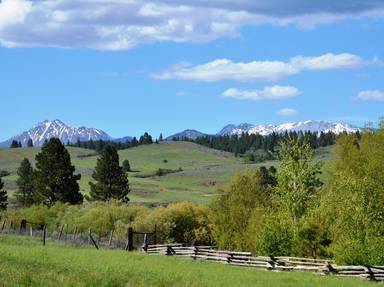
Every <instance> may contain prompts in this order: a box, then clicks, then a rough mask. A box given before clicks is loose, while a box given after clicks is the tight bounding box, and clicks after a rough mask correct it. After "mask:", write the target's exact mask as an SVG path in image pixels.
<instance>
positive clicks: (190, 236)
mask: <svg viewBox="0 0 384 287" xmlns="http://www.w3.org/2000/svg"><path fill="white" fill-rule="evenodd" d="M5 216H6V218H7V220H8V222H11V221H14V222H15V223H17V224H19V223H20V222H21V220H22V219H26V220H27V221H29V222H33V223H36V224H44V225H46V226H47V228H48V229H49V230H58V229H59V227H60V226H62V225H65V226H66V229H67V230H69V231H73V230H74V228H75V227H77V230H78V231H87V230H88V229H89V228H92V231H93V232H94V233H96V234H97V235H99V236H107V235H108V234H109V232H110V231H111V230H114V237H115V238H125V237H126V234H127V228H128V227H133V228H134V230H136V231H141V232H152V231H153V229H154V226H155V225H156V227H157V232H158V239H159V241H160V242H191V241H194V240H196V241H197V243H203V244H208V243H210V242H211V235H210V224H209V222H208V218H207V207H205V206H200V205H196V204H193V203H175V204H170V205H168V206H167V207H156V208H149V207H145V206H140V205H126V204H121V203H118V202H115V201H111V202H93V203H86V204H84V205H81V206H79V205H68V204H62V203H56V204H55V205H53V206H52V207H50V208H48V207H47V206H43V205H33V206H31V207H28V208H20V209H14V210H10V211H8V213H6V214H5Z"/></svg>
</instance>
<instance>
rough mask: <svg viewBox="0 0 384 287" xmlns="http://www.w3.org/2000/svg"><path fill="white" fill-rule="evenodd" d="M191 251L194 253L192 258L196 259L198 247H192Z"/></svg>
mask: <svg viewBox="0 0 384 287" xmlns="http://www.w3.org/2000/svg"><path fill="white" fill-rule="evenodd" d="M193 252H194V254H195V256H193V260H196V259H197V257H196V256H197V254H198V253H199V247H197V246H195V247H194V249H193Z"/></svg>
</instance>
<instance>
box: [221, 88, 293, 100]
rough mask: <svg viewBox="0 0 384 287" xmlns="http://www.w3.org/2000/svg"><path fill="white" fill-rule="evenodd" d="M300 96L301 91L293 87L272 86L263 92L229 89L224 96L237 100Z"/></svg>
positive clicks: (279, 98) (277, 98)
mask: <svg viewBox="0 0 384 287" xmlns="http://www.w3.org/2000/svg"><path fill="white" fill-rule="evenodd" d="M299 94H300V91H299V89H297V88H296V87H291V86H277V85H276V86H272V87H265V88H264V89H262V90H239V89H235V88H231V89H227V90H226V91H224V92H223V94H222V96H223V97H226V98H233V99H237V100H253V101H260V100H282V99H286V98H291V97H295V96H297V95H299Z"/></svg>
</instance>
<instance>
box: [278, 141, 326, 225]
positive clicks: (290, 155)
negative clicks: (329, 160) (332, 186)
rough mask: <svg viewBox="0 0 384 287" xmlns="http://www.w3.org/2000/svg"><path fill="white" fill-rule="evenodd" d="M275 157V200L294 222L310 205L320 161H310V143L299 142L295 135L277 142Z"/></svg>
mask: <svg viewBox="0 0 384 287" xmlns="http://www.w3.org/2000/svg"><path fill="white" fill-rule="evenodd" d="M279 159H280V167H279V170H278V172H277V186H276V189H275V191H276V194H277V197H276V200H277V204H278V205H279V208H281V209H282V210H284V211H286V212H287V213H288V215H289V217H290V218H291V219H292V221H293V224H294V225H296V224H298V223H299V221H300V219H301V218H302V217H303V216H304V215H305V214H306V212H307V211H308V210H309V208H310V207H311V206H312V204H313V202H314V200H315V198H316V196H317V193H318V190H319V188H320V187H321V186H322V182H321V181H320V179H319V174H320V173H321V166H322V164H321V162H315V163H313V151H312V148H311V146H310V144H309V143H305V142H300V139H299V138H296V139H292V138H290V139H287V140H285V141H282V142H281V143H280V153H279Z"/></svg>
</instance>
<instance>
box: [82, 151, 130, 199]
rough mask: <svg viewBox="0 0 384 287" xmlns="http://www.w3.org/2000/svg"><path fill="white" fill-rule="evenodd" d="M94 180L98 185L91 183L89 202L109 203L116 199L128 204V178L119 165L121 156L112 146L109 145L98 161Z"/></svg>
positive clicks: (93, 176)
mask: <svg viewBox="0 0 384 287" xmlns="http://www.w3.org/2000/svg"><path fill="white" fill-rule="evenodd" d="M92 178H93V179H94V180H95V181H96V183H93V182H90V183H89V185H90V186H91V191H90V196H89V197H87V199H88V200H102V201H107V200H110V199H116V200H119V201H122V202H128V201H129V198H128V193H129V192H130V190H129V184H128V177H127V175H126V173H125V172H123V169H122V167H121V166H120V165H119V155H118V153H117V150H116V148H115V147H114V146H112V145H107V146H106V147H105V148H104V150H103V151H102V152H101V154H100V157H99V158H98V159H97V164H96V167H95V171H94V173H93V175H92Z"/></svg>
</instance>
